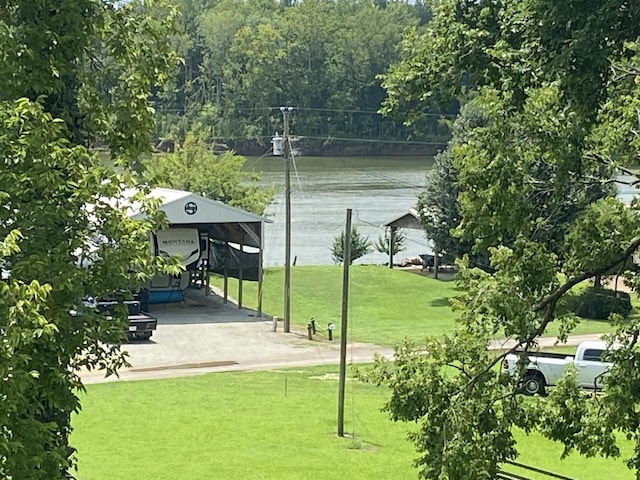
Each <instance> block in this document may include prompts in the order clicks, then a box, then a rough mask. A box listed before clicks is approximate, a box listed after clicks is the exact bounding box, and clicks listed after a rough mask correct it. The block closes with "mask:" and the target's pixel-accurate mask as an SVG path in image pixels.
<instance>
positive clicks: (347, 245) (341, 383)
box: [338, 208, 351, 437]
mask: <svg viewBox="0 0 640 480" xmlns="http://www.w3.org/2000/svg"><path fill="white" fill-rule="evenodd" d="M342 251H343V257H344V258H343V259H342V261H343V265H342V320H341V325H340V377H339V379H338V436H340V437H344V393H345V383H346V376H347V314H348V312H349V267H350V266H351V209H350V208H348V209H347V222H346V226H345V231H344V245H343V247H342Z"/></svg>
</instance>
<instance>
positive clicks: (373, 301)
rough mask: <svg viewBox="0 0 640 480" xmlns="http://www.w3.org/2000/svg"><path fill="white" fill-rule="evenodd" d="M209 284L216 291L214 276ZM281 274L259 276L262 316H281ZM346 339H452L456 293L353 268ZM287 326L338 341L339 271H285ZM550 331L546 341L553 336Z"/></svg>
mask: <svg viewBox="0 0 640 480" xmlns="http://www.w3.org/2000/svg"><path fill="white" fill-rule="evenodd" d="M211 284H212V285H214V286H216V287H218V288H222V285H223V280H222V278H221V277H219V276H213V277H211ZM283 284H284V269H283V268H270V269H266V270H265V275H264V287H263V290H264V291H263V296H262V298H263V302H262V310H263V311H264V312H266V313H268V314H270V315H274V316H278V317H282V316H283V296H284V293H283ZM349 287H350V288H349V303H348V305H349V308H348V315H349V338H350V340H351V341H357V342H370V343H376V344H378V345H384V346H393V345H396V344H398V343H400V342H402V341H403V340H405V339H412V340H414V341H421V340H422V339H424V338H426V337H432V336H433V337H439V336H442V335H444V334H449V333H452V332H453V330H454V328H455V319H456V313H455V312H453V311H452V310H451V307H450V303H449V299H450V298H452V297H455V296H456V295H457V294H458V292H459V290H458V288H457V285H456V282H455V281H453V280H436V279H435V278H433V277H429V276H423V275H416V274H414V273H410V272H408V271H406V270H401V269H389V268H387V267H384V266H378V265H353V266H352V268H351V270H350V286H349ZM237 291H238V281H237V280H236V279H232V278H230V279H229V296H230V297H235V296H236V294H237ZM257 298H258V284H257V282H243V299H244V302H243V304H244V306H247V307H249V308H257ZM290 298H291V324H292V326H297V327H298V328H302V329H304V328H305V327H306V325H307V323H308V322H309V320H310V319H311V318H314V319H315V321H316V324H317V325H318V326H319V328H321V329H325V328H326V326H327V324H328V323H329V322H332V323H334V324H335V325H336V330H335V331H334V337H338V336H339V332H340V327H339V325H340V318H341V308H342V267H340V266H297V267H293V268H292V269H291V297H290ZM608 331H610V326H609V324H608V323H607V322H603V321H597V320H582V321H581V322H580V323H579V324H578V326H577V327H576V329H575V330H574V331H573V334H591V333H606V332H608ZM557 332H558V328H557V327H556V326H553V325H552V326H551V328H550V329H549V333H548V335H556V334H557Z"/></svg>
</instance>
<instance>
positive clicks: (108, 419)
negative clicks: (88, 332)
mask: <svg viewBox="0 0 640 480" xmlns="http://www.w3.org/2000/svg"><path fill="white" fill-rule="evenodd" d="M337 372H338V369H337V367H333V368H327V367H324V368H305V369H301V370H292V371H277V372H242V373H217V374H212V375H205V376H197V377H186V378H179V379H169V380H158V381H137V382H118V383H111V384H102V385H90V386H88V389H87V390H88V393H87V394H86V395H84V396H83V398H82V405H83V410H82V412H81V413H80V414H79V415H78V416H76V417H75V418H74V420H73V425H74V427H75V431H74V433H73V437H72V443H73V445H74V446H75V447H76V448H77V449H78V457H79V472H78V478H79V479H80V480H102V479H109V480H150V479H153V480H162V479H165V480H206V479H223V480H232V479H242V480H244V479H247V480H256V479H273V480H286V479H291V480H294V479H295V480H298V479H326V480H331V479H336V480H343V479H345V478H350V479H351V478H363V479H364V478H368V479H374V478H375V479H390V480H391V479H394V480H395V479H398V478H415V476H416V475H415V472H414V470H413V468H412V459H413V458H414V456H415V454H414V453H413V451H412V446H411V444H410V443H409V442H408V441H407V440H406V432H407V426H406V425H402V424H394V423H392V422H390V421H389V420H388V419H387V416H386V415H385V414H383V413H381V412H380V408H381V406H382V404H383V402H384V398H385V392H384V390H383V389H382V388H376V387H373V386H371V385H363V384H361V383H359V382H353V381H349V382H348V383H347V388H346V390H347V403H346V411H345V431H346V432H348V433H349V435H351V434H353V433H355V438H340V437H338V436H337V435H336V431H337V421H336V416H337V411H336V405H337Z"/></svg>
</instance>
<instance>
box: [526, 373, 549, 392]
mask: <svg viewBox="0 0 640 480" xmlns="http://www.w3.org/2000/svg"><path fill="white" fill-rule="evenodd" d="M544 387H545V382H544V377H543V376H542V375H541V374H540V373H538V372H527V373H525V375H524V379H523V380H522V392H523V393H524V394H525V395H536V394H538V395H544V394H545V390H544Z"/></svg>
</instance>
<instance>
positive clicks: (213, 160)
mask: <svg viewBox="0 0 640 480" xmlns="http://www.w3.org/2000/svg"><path fill="white" fill-rule="evenodd" d="M244 163H245V158H244V157H243V156H241V155H236V154H235V153H234V152H233V151H227V152H225V153H222V154H221V155H216V154H214V152H213V151H212V148H211V146H209V145H207V143H206V142H205V141H204V140H203V139H201V138H199V137H198V136H196V135H195V134H194V133H189V134H187V138H186V139H185V141H184V143H183V144H182V145H178V147H177V149H176V151H175V152H174V153H168V154H164V155H154V156H153V157H151V158H149V159H148V160H146V162H145V177H146V179H147V180H148V181H149V183H150V184H152V185H157V186H161V187H169V188H177V189H179V190H187V191H191V192H194V193H196V194H198V195H202V196H204V197H206V198H210V199H212V200H218V201H221V202H224V203H226V204H228V205H231V206H234V207H238V208H242V209H244V210H248V211H250V212H254V213H257V214H259V215H261V214H262V213H264V209H265V208H266V207H267V205H269V203H271V200H272V198H273V193H274V192H273V190H272V189H265V188H260V187H259V186H258V185H257V181H258V176H257V175H256V174H253V173H250V172H247V171H245V170H243V166H244Z"/></svg>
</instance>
